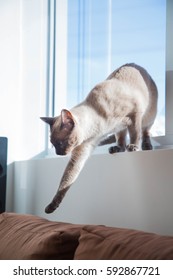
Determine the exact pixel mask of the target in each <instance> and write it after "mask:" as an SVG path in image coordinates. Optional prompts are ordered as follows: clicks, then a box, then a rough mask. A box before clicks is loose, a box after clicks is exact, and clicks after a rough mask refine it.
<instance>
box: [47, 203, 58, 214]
mask: <svg viewBox="0 0 173 280" xmlns="http://www.w3.org/2000/svg"><path fill="white" fill-rule="evenodd" d="M56 208H57V206H55V204H54V203H50V204H49V205H48V206H46V208H45V213H46V214H51V213H53V212H54V211H55V210H56Z"/></svg>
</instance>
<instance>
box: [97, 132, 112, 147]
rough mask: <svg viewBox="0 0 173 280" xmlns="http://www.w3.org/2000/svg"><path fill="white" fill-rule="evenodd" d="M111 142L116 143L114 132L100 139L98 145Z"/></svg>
mask: <svg viewBox="0 0 173 280" xmlns="http://www.w3.org/2000/svg"><path fill="white" fill-rule="evenodd" d="M112 143H116V137H115V134H109V135H108V136H107V137H106V138H104V139H103V140H102V141H100V143H99V144H98V146H104V145H108V144H112Z"/></svg>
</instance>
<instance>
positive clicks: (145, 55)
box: [52, 0, 166, 136]
mask: <svg viewBox="0 0 173 280" xmlns="http://www.w3.org/2000/svg"><path fill="white" fill-rule="evenodd" d="M52 10H54V11H55V13H54V24H55V26H54V61H55V63H54V78H55V79H54V91H53V99H52V100H53V103H52V108H53V109H52V113H53V115H59V113H60V111H61V109H62V108H67V109H70V108H71V107H73V106H75V105H76V104H77V103H79V102H80V101H82V100H83V99H84V98H85V96H86V95H87V94H88V92H89V91H90V90H91V89H92V87H93V86H94V85H96V84H97V83H98V82H100V81H102V80H104V79H106V77H107V76H108V75H109V74H110V73H111V72H112V71H113V70H115V69H116V68H118V67H119V66H121V65H123V64H125V63H127V62H135V63H137V64H139V65H141V66H143V67H144V68H146V69H147V71H148V72H149V73H150V74H151V76H152V77H153V79H154V80H155V82H156V84H157V87H158V91H159V101H158V114H157V119H156V121H155V125H154V126H153V129H152V135H153V136H160V135H164V134H165V72H166V66H165V48H166V0H152V1H151V0H140V1H139V0H132V1H128V0H124V1H117V0H94V1H93V0H57V1H54V5H53V7H52ZM52 64H53V60H52Z"/></svg>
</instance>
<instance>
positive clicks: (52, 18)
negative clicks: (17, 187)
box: [47, 0, 173, 155]
mask: <svg viewBox="0 0 173 280" xmlns="http://www.w3.org/2000/svg"><path fill="white" fill-rule="evenodd" d="M63 2H64V6H63V7H61V9H60V7H59V2H58V1H56V0H53V1H51V0H48V13H49V22H48V30H49V32H48V33H49V35H48V40H49V43H48V57H49V59H48V60H49V61H48V65H49V67H48V71H49V74H48V87H47V91H48V100H47V103H48V104H47V115H48V116H54V114H55V110H54V106H55V101H56V93H55V89H56V91H58V90H60V92H62V89H63V86H62V85H61V76H62V75H63V77H64V75H65V74H64V73H65V72H66V67H67V61H66V56H63V55H62V54H63V53H61V54H60V55H59V56H57V53H56V40H57V36H58V34H57V30H56V24H57V12H58V11H60V10H61V15H62V14H63V12H62V10H63V9H64V11H65V9H66V8H67V0H64V1H63ZM59 20H63V24H67V23H66V22H65V19H63V17H62V16H61V18H60V19H59ZM172 26H173V2H172V1H171V0H166V54H165V55H166V72H165V85H166V89H165V135H163V136H154V137H152V142H153V146H154V149H160V148H173V125H172V123H173V110H172V108H173V97H172V89H173V79H172V78H173V54H172V49H173V39H172V37H171V34H172V32H173V28H172ZM66 28H67V25H66ZM64 41H65V38H64ZM66 43H67V42H65V43H64V44H66ZM66 47H67V46H66ZM63 51H65V50H63ZM60 57H61V62H62V59H64V61H63V63H64V64H65V65H66V66H65V67H64V69H63V70H62V71H61V73H59V74H60V75H59V78H58V77H57V75H56V78H55V71H56V63H57V61H58V59H59V58H60ZM66 78H67V77H66ZM60 102H61V101H60ZM62 104H64V99H63V100H62ZM48 142H49V141H48ZM47 152H48V154H49V155H50V154H51V155H52V154H54V153H53V152H52V148H51V145H50V143H48V144H47Z"/></svg>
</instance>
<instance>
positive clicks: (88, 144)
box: [41, 63, 158, 213]
mask: <svg viewBox="0 0 173 280" xmlns="http://www.w3.org/2000/svg"><path fill="white" fill-rule="evenodd" d="M157 99H158V91H157V86H156V84H155V82H154V81H153V79H152V78H151V76H150V75H149V74H148V72H147V71H146V70H145V69H144V68H143V67H141V66H139V65H137V64H134V63H129V64H125V65H123V66H121V67H119V68H118V69H116V70H115V71H114V72H113V73H112V74H111V75H110V76H108V78H107V79H106V80H104V81H103V82H101V83H99V84H97V85H96V86H95V87H94V88H93V89H92V90H91V91H90V93H89V94H88V96H87V97H86V99H85V100H84V101H83V102H82V103H80V104H78V105H77V106H75V107H73V108H72V109H71V110H70V111H69V110H66V109H63V110H62V111H61V114H60V116H58V117H43V118H41V119H42V120H43V121H45V122H46V123H48V124H49V125H50V141H51V143H52V144H53V146H54V147H55V151H56V154H57V155H67V154H69V153H71V158H70V160H69V163H68V165H67V167H66V169H65V171H64V174H63V176H62V179H61V181H60V185H59V188H58V190H57V193H56V194H55V196H54V198H53V200H52V202H51V203H50V204H49V205H48V206H47V207H46V208H45V212H46V213H52V212H53V211H54V210H55V209H56V208H57V207H59V205H60V203H61V202H62V200H63V198H64V196H65V194H66V192H67V191H68V189H69V188H70V186H71V185H72V184H73V183H74V181H75V180H76V179H77V177H78V175H79V173H80V171H81V169H82V168H83V166H84V164H85V162H86V160H87V159H88V158H89V156H90V155H91V153H92V152H93V150H94V148H95V147H96V146H97V145H104V144H107V143H111V142H112V141H115V140H117V145H115V146H112V147H110V149H109V152H110V153H117V152H124V151H125V150H126V151H129V152H131V151H138V150H139V149H140V142H141V148H142V150H151V149H152V144H151V139H150V128H151V127H152V125H153V123H154V120H155V117H156V114H157ZM127 133H128V134H129V139H130V142H129V144H128V145H127V144H126V140H127V139H126V135H127ZM115 135H116V138H115Z"/></svg>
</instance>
